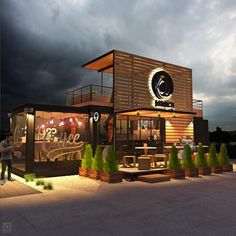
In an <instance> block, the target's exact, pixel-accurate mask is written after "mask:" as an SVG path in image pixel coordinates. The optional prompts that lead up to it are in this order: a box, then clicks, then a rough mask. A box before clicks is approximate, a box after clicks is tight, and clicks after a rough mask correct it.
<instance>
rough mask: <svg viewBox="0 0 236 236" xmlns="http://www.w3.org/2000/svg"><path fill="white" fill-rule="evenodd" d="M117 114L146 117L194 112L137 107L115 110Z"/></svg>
mask: <svg viewBox="0 0 236 236" xmlns="http://www.w3.org/2000/svg"><path fill="white" fill-rule="evenodd" d="M116 114H118V115H126V116H146V117H163V118H172V117H192V116H193V115H195V114H196V112H186V111H176V110H164V109H154V108H153V109H152V108H139V109H133V110H126V111H119V112H116Z"/></svg>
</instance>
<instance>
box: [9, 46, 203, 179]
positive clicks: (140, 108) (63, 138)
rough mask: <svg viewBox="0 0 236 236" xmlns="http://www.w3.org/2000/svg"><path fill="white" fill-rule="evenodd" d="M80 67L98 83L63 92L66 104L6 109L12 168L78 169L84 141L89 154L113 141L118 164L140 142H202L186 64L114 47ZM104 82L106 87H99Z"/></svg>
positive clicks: (45, 172)
mask: <svg viewBox="0 0 236 236" xmlns="http://www.w3.org/2000/svg"><path fill="white" fill-rule="evenodd" d="M82 68H84V69H87V70H94V71H97V72H99V73H100V75H101V76H100V80H99V81H94V84H93V85H87V86H85V87H81V88H78V89H76V90H73V91H70V92H67V93H66V104H65V106H55V105H42V104H26V105H24V106H21V107H18V108H16V109H14V110H13V111H12V113H11V119H10V120H11V129H12V132H13V138H14V142H15V160H14V165H13V166H14V172H15V173H17V174H20V175H23V174H24V173H31V172H34V173H36V174H37V175H41V176H55V175H63V174H77V173H78V167H79V166H80V163H81V158H82V156H83V151H84V146H85V144H86V143H90V144H91V145H92V147H93V151H95V147H96V146H97V145H98V144H99V145H104V146H105V145H109V144H114V147H115V151H116V156H117V159H118V161H121V160H122V156H123V155H127V154H129V155H139V153H138V152H140V150H138V149H137V148H136V147H142V146H143V145H146V146H149V147H155V149H154V150H152V151H154V152H156V153H164V152H165V151H167V150H166V149H168V147H170V146H171V145H172V144H176V145H178V144H179V143H180V142H181V141H182V140H186V139H187V140H193V141H194V142H195V143H199V142H201V143H203V144H205V145H208V121H207V120H205V119H204V118H203V102H202V101H201V100H196V99H193V92H192V70H191V69H190V68H186V67H183V66H178V65H173V64H170V63H167V62H162V61H158V60H154V59H150V58H146V57H142V56H138V55H133V54H130V53H127V52H123V51H119V50H112V51H110V52H108V53H106V54H104V55H102V56H100V57H97V58H95V59H93V60H91V61H89V62H88V63H86V64H84V65H83V66H82ZM106 79H107V80H109V84H111V86H104V84H108V83H107V81H106ZM98 84H99V85H98ZM150 151H151V150H150Z"/></svg>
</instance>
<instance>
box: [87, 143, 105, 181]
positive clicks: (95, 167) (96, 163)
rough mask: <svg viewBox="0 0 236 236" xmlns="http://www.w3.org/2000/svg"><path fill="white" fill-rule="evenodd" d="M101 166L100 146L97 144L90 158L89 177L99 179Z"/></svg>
mask: <svg viewBox="0 0 236 236" xmlns="http://www.w3.org/2000/svg"><path fill="white" fill-rule="evenodd" d="M102 168H103V160H102V147H101V146H100V145H98V146H97V147H96V151H95V156H94V158H93V159H92V169H91V170H90V172H89V177H90V178H91V179H96V180H99V179H100V173H101V171H102Z"/></svg>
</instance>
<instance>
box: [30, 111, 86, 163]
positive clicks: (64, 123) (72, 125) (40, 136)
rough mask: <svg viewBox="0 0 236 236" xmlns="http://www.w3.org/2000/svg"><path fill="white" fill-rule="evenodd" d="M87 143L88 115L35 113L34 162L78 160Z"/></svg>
mask: <svg viewBox="0 0 236 236" xmlns="http://www.w3.org/2000/svg"><path fill="white" fill-rule="evenodd" d="M84 142H88V115H87V114H76V113H63V112H45V111H36V120H35V157H34V161H35V162H45V161H64V160H80V159H81V152H82V148H83V147H84Z"/></svg>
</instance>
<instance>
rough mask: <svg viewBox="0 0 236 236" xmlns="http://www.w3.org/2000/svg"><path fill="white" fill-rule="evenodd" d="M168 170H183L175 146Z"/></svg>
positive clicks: (171, 153) (170, 156) (170, 155)
mask: <svg viewBox="0 0 236 236" xmlns="http://www.w3.org/2000/svg"><path fill="white" fill-rule="evenodd" d="M168 169H170V170H179V169H181V165H180V162H179V159H178V151H177V148H176V147H175V146H173V147H172V148H171V152H170V154H169V163H168Z"/></svg>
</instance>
